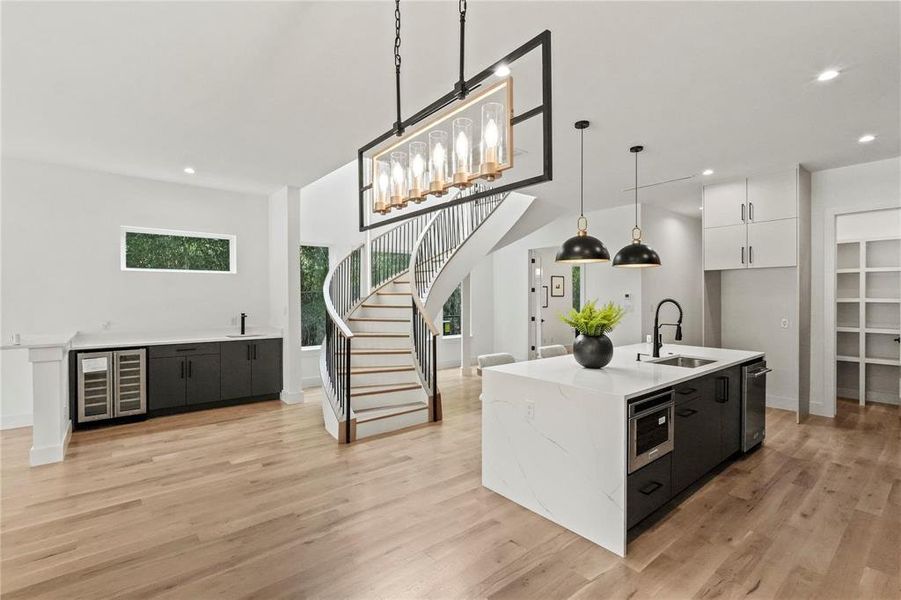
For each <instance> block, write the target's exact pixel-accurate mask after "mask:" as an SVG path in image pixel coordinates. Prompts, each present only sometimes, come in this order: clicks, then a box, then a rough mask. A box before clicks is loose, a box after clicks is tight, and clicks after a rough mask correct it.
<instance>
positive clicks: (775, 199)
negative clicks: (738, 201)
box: [748, 169, 798, 223]
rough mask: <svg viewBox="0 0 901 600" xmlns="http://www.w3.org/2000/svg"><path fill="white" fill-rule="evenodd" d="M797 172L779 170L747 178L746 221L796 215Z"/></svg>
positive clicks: (755, 221)
mask: <svg viewBox="0 0 901 600" xmlns="http://www.w3.org/2000/svg"><path fill="white" fill-rule="evenodd" d="M797 191H798V172H797V170H796V169H792V170H791V171H781V172H779V173H772V174H768V175H760V176H757V177H749V178H748V222H750V223H761V222H763V221H776V220H778V219H791V218H793V217H797V216H798V193H797Z"/></svg>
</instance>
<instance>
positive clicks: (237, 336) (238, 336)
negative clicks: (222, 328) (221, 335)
mask: <svg viewBox="0 0 901 600" xmlns="http://www.w3.org/2000/svg"><path fill="white" fill-rule="evenodd" d="M225 337H230V338H258V337H263V334H262V333H245V334H244V335H241V334H240V333H230V334H228V335H226V336H225Z"/></svg>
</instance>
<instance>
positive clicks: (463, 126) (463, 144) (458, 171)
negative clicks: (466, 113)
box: [452, 117, 473, 189]
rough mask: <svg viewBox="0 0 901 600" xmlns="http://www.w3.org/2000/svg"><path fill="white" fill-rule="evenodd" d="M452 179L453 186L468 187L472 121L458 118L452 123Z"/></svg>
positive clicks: (470, 168) (470, 166) (470, 176)
mask: <svg viewBox="0 0 901 600" xmlns="http://www.w3.org/2000/svg"><path fill="white" fill-rule="evenodd" d="M452 131H453V138H454V162H453V167H454V177H453V186H454V187H457V188H461V189H462V188H465V187H469V185H470V182H469V180H470V179H471V178H472V175H473V173H472V119H468V118H466V117H459V118H456V119H454V123H453V128H452Z"/></svg>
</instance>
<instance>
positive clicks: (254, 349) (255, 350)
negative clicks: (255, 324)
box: [253, 344, 257, 360]
mask: <svg viewBox="0 0 901 600" xmlns="http://www.w3.org/2000/svg"><path fill="white" fill-rule="evenodd" d="M253 359H254V360H256V359H257V345H256V344H254V345H253Z"/></svg>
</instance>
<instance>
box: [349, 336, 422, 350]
mask: <svg viewBox="0 0 901 600" xmlns="http://www.w3.org/2000/svg"><path fill="white" fill-rule="evenodd" d="M410 347H411V343H410V336H409V335H405V336H403V337H372V338H370V337H359V336H355V337H354V338H353V340H352V341H351V348H352V349H353V350H362V349H364V348H402V349H404V350H409V349H410Z"/></svg>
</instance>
